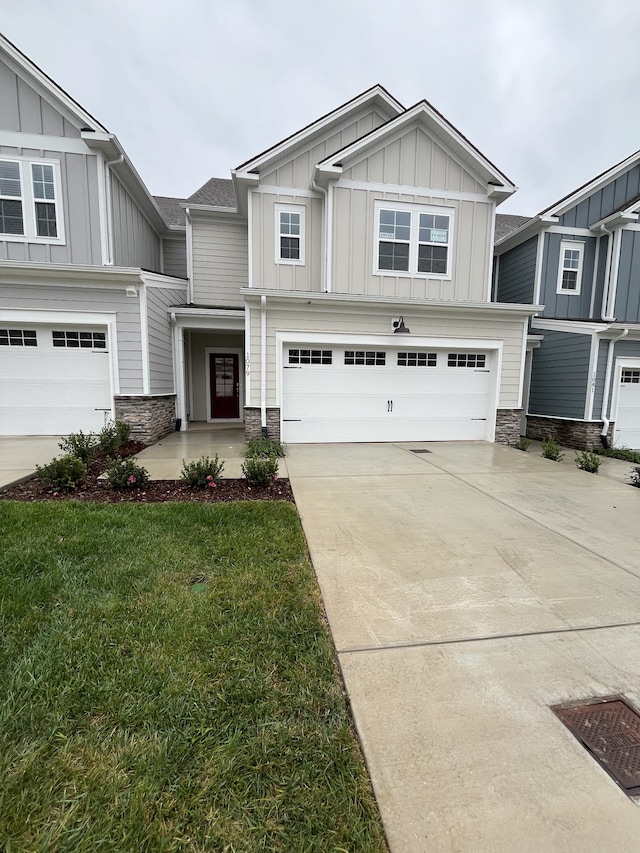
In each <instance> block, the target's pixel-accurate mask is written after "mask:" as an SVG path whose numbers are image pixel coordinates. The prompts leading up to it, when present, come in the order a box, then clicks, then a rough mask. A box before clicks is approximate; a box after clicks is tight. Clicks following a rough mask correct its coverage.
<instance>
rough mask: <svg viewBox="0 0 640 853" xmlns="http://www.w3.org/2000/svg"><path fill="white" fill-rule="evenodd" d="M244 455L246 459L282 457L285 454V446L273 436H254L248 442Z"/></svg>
mask: <svg viewBox="0 0 640 853" xmlns="http://www.w3.org/2000/svg"><path fill="white" fill-rule="evenodd" d="M244 456H245V459H250V458H262V459H267V458H268V457H270V456H275V457H279V458H282V457H283V456H284V446H283V445H282V444H281V443H280V442H279V441H274V439H272V438H252V439H250V440H249V441H248V442H247V446H246V448H245V451H244Z"/></svg>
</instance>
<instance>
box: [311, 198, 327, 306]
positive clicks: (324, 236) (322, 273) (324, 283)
mask: <svg viewBox="0 0 640 853" xmlns="http://www.w3.org/2000/svg"><path fill="white" fill-rule="evenodd" d="M311 189H312V190H315V192H317V193H321V194H322V197H323V199H324V216H323V217H322V220H323V221H322V261H321V265H320V267H321V268H320V278H321V285H322V290H323V291H324V292H325V293H328V292H329V291H328V289H327V285H328V280H327V279H328V244H329V234H328V223H329V193H328V191H327V190H325V189H324V187H321V186H320V185H319V184H318V182H317V181H312V182H311Z"/></svg>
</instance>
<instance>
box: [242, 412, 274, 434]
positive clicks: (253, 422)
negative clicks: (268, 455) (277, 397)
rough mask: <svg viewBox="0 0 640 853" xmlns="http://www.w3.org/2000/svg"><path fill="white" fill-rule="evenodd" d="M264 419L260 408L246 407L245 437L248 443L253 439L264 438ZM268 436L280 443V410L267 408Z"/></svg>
mask: <svg viewBox="0 0 640 853" xmlns="http://www.w3.org/2000/svg"><path fill="white" fill-rule="evenodd" d="M261 424H262V417H261V412H260V407H259V406H245V410H244V437H245V439H246V440H247V441H251V439H252V438H262V425H261ZM267 435H268V436H269V438H272V439H273V440H274V441H280V409H278V408H277V407H275V406H267Z"/></svg>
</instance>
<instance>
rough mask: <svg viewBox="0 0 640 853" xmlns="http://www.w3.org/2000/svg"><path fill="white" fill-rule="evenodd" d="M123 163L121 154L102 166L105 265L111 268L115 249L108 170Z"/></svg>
mask: <svg viewBox="0 0 640 853" xmlns="http://www.w3.org/2000/svg"><path fill="white" fill-rule="evenodd" d="M123 161H124V154H121V155H120V156H119V157H116V159H115V160H109V161H108V162H107V163H105V164H104V187H105V196H106V199H107V256H108V260H107V265H108V266H113V263H114V255H115V247H114V236H113V198H112V192H111V177H110V174H109V172H110V169H111V167H112V166H117V165H119V164H120V163H122V162H123Z"/></svg>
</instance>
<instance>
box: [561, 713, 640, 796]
mask: <svg viewBox="0 0 640 853" xmlns="http://www.w3.org/2000/svg"><path fill="white" fill-rule="evenodd" d="M552 710H553V711H554V712H555V714H556V715H557V716H558V717H559V718H560V719H561V720H562V722H563V723H564V724H565V726H567V728H568V729H570V731H572V732H573V734H574V735H575V736H576V737H577V738H578V740H579V741H580V742H581V743H582V744H583V745H584V746H586V748H587V749H588V750H589V752H590V753H591V754H592V755H593V757H594V758H595V759H596V760H597V761H598V762H599V763H600V764H601V765H602V767H603V768H604V769H605V770H606V771H607V773H609V775H610V776H612V777H613V779H614V780H615V781H616V782H617V783H618V785H620V787H621V788H622V789H623V790H624V791H626V793H627V794H629V795H630V796H639V795H640V715H639V714H638V713H637V711H635V710H634V709H633V708H632V707H631V706H630V705H627V703H626V702H625V701H624V700H623V699H619V698H617V697H616V698H614V697H611V698H603V699H597V700H594V701H590V702H588V703H583V704H581V705H578V706H574V707H571V708H567V707H562V706H559V707H555V708H553V709H552Z"/></svg>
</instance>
